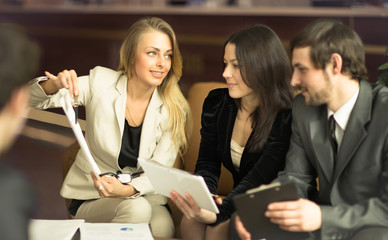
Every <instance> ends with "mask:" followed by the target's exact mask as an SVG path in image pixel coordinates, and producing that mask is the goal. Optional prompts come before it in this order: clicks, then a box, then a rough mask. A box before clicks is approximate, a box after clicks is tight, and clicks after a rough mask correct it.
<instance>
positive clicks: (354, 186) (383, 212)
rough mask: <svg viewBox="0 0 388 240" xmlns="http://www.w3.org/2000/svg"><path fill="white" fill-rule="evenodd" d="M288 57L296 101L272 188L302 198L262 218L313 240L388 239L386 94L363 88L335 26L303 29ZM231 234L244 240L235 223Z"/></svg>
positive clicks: (352, 48)
mask: <svg viewBox="0 0 388 240" xmlns="http://www.w3.org/2000/svg"><path fill="white" fill-rule="evenodd" d="M291 52H292V65H293V67H294V73H293V77H292V80H291V81H292V85H293V86H295V87H296V88H297V89H298V90H299V91H300V92H301V94H299V95H298V96H297V97H296V98H295V100H294V105H293V123H292V137H291V144H290V149H289V152H288V154H287V160H286V167H285V170H284V171H283V172H281V173H279V176H278V178H277V181H280V182H283V183H285V182H294V183H295V184H296V186H297V189H298V192H299V194H300V196H301V198H300V199H299V200H297V201H286V202H276V203H272V204H269V205H268V208H267V211H266V212H265V216H266V217H268V218H270V221H271V222H273V223H275V224H278V225H279V227H280V228H281V229H284V230H286V231H290V232H309V233H310V236H311V237H313V238H317V239H367V238H369V239H373V240H376V239H388V90H387V88H386V87H383V86H379V85H376V84H370V83H368V82H367V81H365V80H366V75H367V71H366V67H365V55H364V51H363V44H362V42H361V40H360V38H359V36H358V35H357V34H356V33H355V32H354V31H353V30H352V29H350V28H349V27H347V26H345V25H343V24H342V23H339V22H337V21H333V20H318V21H315V22H313V23H312V24H310V25H309V26H307V27H306V28H305V29H304V30H303V31H302V32H300V33H299V34H298V35H297V36H296V37H295V38H294V39H293V40H292V42H291ZM331 116H333V117H334V120H335V121H334V122H333V121H332V120H331V121H332V122H333V124H332V126H334V130H332V131H333V133H332V132H330V130H329V128H330V127H329V121H328V120H329V119H331V118H333V117H331ZM317 178H318V183H319V185H318V186H319V187H317V181H316V179H317ZM275 181H276V180H275ZM318 189H319V190H318ZM236 227H237V231H238V233H239V235H240V237H241V238H242V239H250V234H249V233H248V232H247V231H246V230H245V229H244V228H243V225H242V223H241V221H240V220H239V218H236ZM269 239H270V238H269Z"/></svg>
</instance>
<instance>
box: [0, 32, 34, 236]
mask: <svg viewBox="0 0 388 240" xmlns="http://www.w3.org/2000/svg"><path fill="white" fill-rule="evenodd" d="M38 55H39V51H38V47H37V45H35V44H33V43H31V42H30V41H29V40H28V39H27V37H26V36H25V34H24V33H23V32H21V31H20V29H18V28H16V27H15V26H10V25H6V24H0V158H1V161H0V239H2V240H25V239H28V231H27V228H28V223H29V220H30V218H31V217H32V214H33V207H34V201H33V191H32V189H31V187H30V186H29V185H28V184H27V182H26V180H24V179H23V178H22V177H21V176H20V175H19V174H18V173H16V171H14V170H12V169H11V168H9V167H8V166H6V164H5V162H4V160H3V158H4V155H5V152H6V150H7V149H8V148H9V147H10V145H11V144H12V142H13V139H14V138H15V135H16V134H17V133H18V131H19V129H20V128H21V126H22V125H23V122H24V121H23V116H24V115H25V114H26V112H27V106H28V98H29V88H28V85H27V83H28V81H29V79H31V76H32V75H33V72H34V70H35V69H36V67H37V64H38ZM26 161H28V159H26Z"/></svg>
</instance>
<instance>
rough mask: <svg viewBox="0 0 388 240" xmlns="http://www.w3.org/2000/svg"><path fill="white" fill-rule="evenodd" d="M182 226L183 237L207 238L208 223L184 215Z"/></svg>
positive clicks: (191, 238) (192, 238)
mask: <svg viewBox="0 0 388 240" xmlns="http://www.w3.org/2000/svg"><path fill="white" fill-rule="evenodd" d="M180 227H181V235H182V237H183V239H187V240H189V239H190V240H196V239H205V234H206V227H207V225H206V224H204V223H201V222H198V221H196V220H194V219H189V218H186V217H185V216H183V217H182V220H181V225H180Z"/></svg>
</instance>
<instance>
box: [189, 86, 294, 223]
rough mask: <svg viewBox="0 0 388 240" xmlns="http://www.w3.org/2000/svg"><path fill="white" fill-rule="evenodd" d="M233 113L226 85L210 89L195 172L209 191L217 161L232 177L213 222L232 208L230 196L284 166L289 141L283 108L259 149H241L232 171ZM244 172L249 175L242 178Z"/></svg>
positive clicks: (287, 116)
mask: <svg viewBox="0 0 388 240" xmlns="http://www.w3.org/2000/svg"><path fill="white" fill-rule="evenodd" d="M236 114H237V106H236V104H235V102H234V100H233V99H232V98H231V97H230V96H229V93H228V89H226V88H225V89H216V90H213V91H211V92H210V93H209V95H208V97H207V98H206V99H205V102H204V104H203V110H202V122H201V123H202V128H201V144H200V149H199V154H198V160H197V164H196V167H195V173H197V174H199V175H201V176H203V177H204V179H205V182H206V184H207V186H208V188H209V190H210V192H211V193H213V194H215V193H216V191H217V185H218V179H219V176H220V172H221V163H222V164H223V165H224V166H225V167H226V168H227V169H228V170H229V171H230V172H231V173H232V175H233V180H234V190H233V192H232V193H231V194H228V196H227V198H225V199H224V200H223V204H222V206H220V207H219V210H220V214H218V216H217V223H218V222H221V221H224V220H226V219H228V218H230V216H231V214H232V213H233V212H234V211H235V208H234V206H233V204H232V196H234V195H236V194H238V193H242V192H245V191H246V190H248V189H251V188H253V187H257V186H259V185H261V184H266V183H270V182H271V181H272V180H273V179H274V178H276V176H277V174H278V172H279V171H280V170H283V168H284V163H285V157H286V153H287V151H288V147H289V143H290V136H291V111H290V110H284V111H281V112H279V113H278V115H277V117H276V119H275V121H274V123H273V126H272V130H271V133H270V135H269V137H268V139H267V142H266V143H265V145H264V147H263V149H262V150H260V151H259V152H248V151H247V150H244V152H243V154H242V157H241V164H240V169H239V171H236V170H235V168H234V166H233V162H232V158H231V154H230V152H231V150H230V142H231V138H232V132H233V127H234V122H235V119H236ZM249 141H250V139H248V142H249ZM251 170H252V171H251ZM248 173H249V175H250V177H249V178H247V179H244V180H243V178H244V177H246V176H247V175H248ZM242 180H243V181H242Z"/></svg>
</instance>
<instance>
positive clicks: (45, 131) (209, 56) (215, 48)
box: [0, 0, 388, 219]
mask: <svg viewBox="0 0 388 240" xmlns="http://www.w3.org/2000/svg"><path fill="white" fill-rule="evenodd" d="M144 16H157V17H160V18H162V19H164V20H166V21H167V22H168V23H170V24H171V26H172V27H173V29H174V30H175V32H176V35H177V39H178V43H179V46H180V50H181V53H182V56H183V60H184V71H183V77H182V79H181V81H180V86H181V88H182V91H183V92H184V93H186V92H187V90H188V89H189V88H190V86H191V85H192V84H193V83H195V82H199V81H223V78H222V75H221V74H222V71H223V61H222V59H223V55H222V54H223V44H224V41H225V40H226V39H227V38H228V36H230V35H231V34H232V33H233V32H235V31H237V30H239V29H241V28H244V27H248V26H251V25H254V24H258V23H260V24H265V25H268V26H269V27H271V28H272V29H273V30H274V31H275V32H276V33H277V34H278V35H279V37H280V39H281V40H282V41H283V43H284V45H285V46H286V47H287V46H288V43H289V41H290V40H291V39H292V37H293V36H294V35H295V34H296V33H297V32H298V31H300V30H301V29H302V28H303V27H304V26H306V25H307V24H308V23H310V22H311V21H313V20H315V19H317V18H327V17H329V18H335V19H338V20H340V21H342V22H343V23H344V24H346V25H349V26H350V27H352V28H353V29H355V31H356V32H357V33H358V34H359V35H360V37H361V39H362V40H363V42H364V44H365V53H366V62H367V68H368V71H369V75H370V78H369V81H371V82H375V81H376V78H377V76H378V75H380V74H381V72H380V71H379V70H377V68H378V66H380V65H381V64H383V63H384V62H387V61H388V57H386V56H384V53H385V50H386V48H387V47H388V31H387V29H388V1H387V0H0V22H11V23H15V24H18V25H20V26H22V27H23V28H25V29H26V31H27V33H28V34H29V36H30V37H31V38H33V39H34V40H35V41H36V42H37V43H38V44H39V45H40V47H41V49H42V58H41V64H40V66H41V67H40V70H39V72H38V75H43V74H44V71H45V70H48V71H50V72H52V73H58V72H59V71H61V70H63V69H75V70H76V71H77V73H78V74H79V75H85V74H88V72H89V70H90V69H92V68H93V67H94V66H97V65H99V66H105V67H109V68H113V69H116V68H117V65H118V59H119V58H118V56H119V55H118V53H119V48H120V45H121V41H122V40H123V38H124V36H125V34H126V31H127V29H128V27H129V26H130V25H131V24H132V23H133V22H135V21H136V20H138V19H139V18H141V17H144ZM52 112H54V113H59V115H58V114H56V115H58V116H56V115H53V117H52V118H53V119H54V120H53V121H47V117H46V115H44V114H43V115H42V114H40V113H37V114H35V115H34V116H33V117H31V116H30V118H29V119H28V120H27V125H26V127H25V128H24V129H23V131H22V133H21V134H20V136H19V137H18V139H17V141H16V144H15V145H14V147H13V148H12V149H11V151H10V152H9V154H8V161H9V162H10V164H12V165H14V166H15V167H16V168H17V169H19V170H20V171H21V172H22V173H23V174H24V175H25V177H26V178H28V179H29V180H30V181H31V183H32V184H33V186H34V187H35V189H36V192H37V198H38V203H39V205H38V207H37V213H36V217H37V218H46V219H63V218H67V214H66V209H65V201H64V200H63V199H62V198H61V197H60V196H59V189H60V187H61V183H62V180H63V176H62V156H63V154H64V153H65V151H66V150H67V148H68V147H69V146H70V145H71V144H72V143H73V142H74V141H75V138H74V137H73V134H72V131H71V130H70V129H69V128H68V127H66V124H59V125H58V124H57V119H58V118H60V116H62V115H61V110H59V109H56V110H53V111H52ZM83 113H84V112H83V111H81V118H84V114H83ZM65 122H66V121H65Z"/></svg>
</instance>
